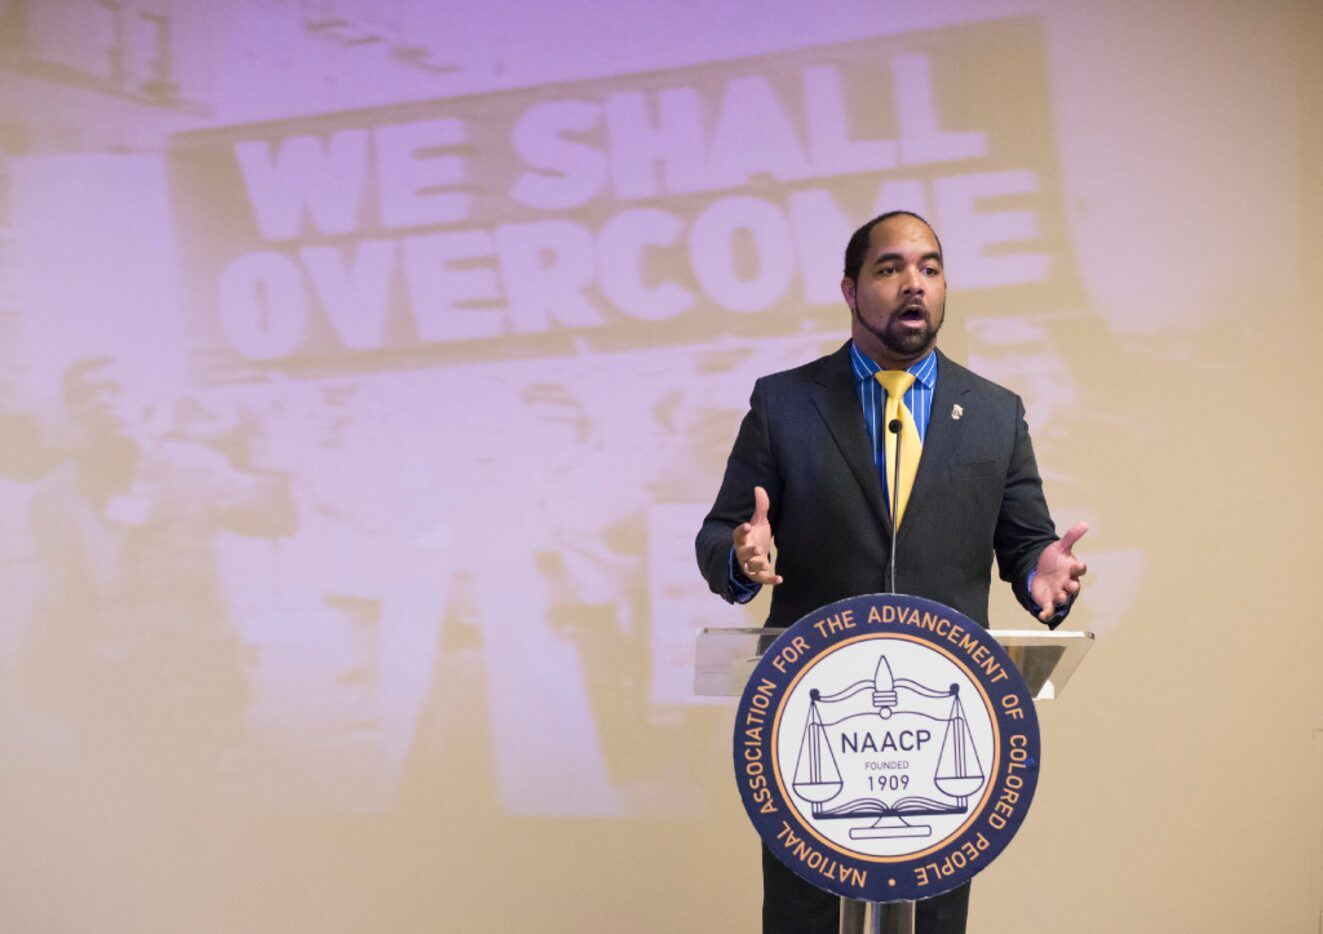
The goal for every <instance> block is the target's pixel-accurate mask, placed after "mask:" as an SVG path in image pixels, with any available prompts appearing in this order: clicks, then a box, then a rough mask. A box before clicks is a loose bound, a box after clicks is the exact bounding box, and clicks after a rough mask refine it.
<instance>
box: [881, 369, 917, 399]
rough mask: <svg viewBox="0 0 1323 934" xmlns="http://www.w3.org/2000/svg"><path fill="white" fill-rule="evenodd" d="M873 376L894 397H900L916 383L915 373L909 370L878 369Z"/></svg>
mask: <svg viewBox="0 0 1323 934" xmlns="http://www.w3.org/2000/svg"><path fill="white" fill-rule="evenodd" d="M873 377H874V378H875V379H876V380H877V381H878V382H879V383H881V384H882V388H883V389H885V390H886V391H887V395H888V396H889V397H890V398H892V399H899V398H900V397H901V396H903V395H905V393H906V392H908V391H909V388H910V387H911V386H913V385H914V374H913V373H910V372H909V371H907V370H878V371H877V372H876V373H874V374H873Z"/></svg>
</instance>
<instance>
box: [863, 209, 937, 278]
mask: <svg viewBox="0 0 1323 934" xmlns="http://www.w3.org/2000/svg"><path fill="white" fill-rule="evenodd" d="M893 217H912V218H914V219H915V220H916V221H920V222H921V223H923V225H924V226H926V227H927V228H928V229H929V230H932V234H933V239H934V240H936V241H937V252H938V253H939V254H940V253H941V252H942V241H941V240H940V239H938V236H937V231H935V230H933V225H932V224H929V223H928V221H927V219H926V218H924V217H921V216H920V215H918V214H915V213H914V212H913V211H887V213H885V214H879V215H878V216H877V217H875V218H873V219H872V220H871V221H869V222H868V223H866V224H864V226H862V227H860V228H859V229H858V230H856V231H855V232H854V233H853V234H852V235H851V236H850V242H849V243H848V244H846V246H845V278H847V279H849V280H851V281H853V282H858V281H859V270H860V268H861V267H862V266H863V265H864V257H865V256H867V255H868V240H869V237H870V236H872V233H873V228H874V227H876V226H877V225H878V224H880V223H882V222H883V221H889V220H891V219H892V218H893Z"/></svg>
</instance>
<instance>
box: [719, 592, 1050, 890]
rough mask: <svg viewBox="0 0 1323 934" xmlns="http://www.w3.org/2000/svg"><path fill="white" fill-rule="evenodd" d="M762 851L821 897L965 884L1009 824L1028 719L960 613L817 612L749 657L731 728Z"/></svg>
mask: <svg viewBox="0 0 1323 934" xmlns="http://www.w3.org/2000/svg"><path fill="white" fill-rule="evenodd" d="M734 748H735V776H736V779H737V781H738V783H739V787H740V795H741V797H742V798H743V800H744V807H745V809H746V810H747V811H748V813H749V818H750V820H752V821H753V824H754V827H755V828H756V829H757V830H758V833H759V835H760V836H761V837H762V838H763V842H764V843H766V845H767V847H768V848H769V849H770V850H771V851H772V853H774V854H775V855H776V857H777V858H778V859H780V860H781V862H783V863H785V864H786V865H787V866H789V867H790V869H791V870H793V871H794V872H795V873H797V874H798V875H800V876H802V877H803V878H805V879H807V880H808V881H809V882H811V883H812V884H814V885H816V886H818V887H819V888H821V889H825V890H827V891H828V892H833V893H835V894H837V895H842V896H846V897H849V898H856V899H863V900H868V901H876V902H895V901H916V900H918V899H921V898H928V897H930V896H933V895H938V894H940V893H942V892H945V891H947V890H949V889H952V888H955V887H956V886H958V885H961V884H963V883H964V882H966V881H968V880H969V879H971V878H972V877H973V876H974V875H976V874H977V873H978V872H980V871H981V870H983V869H984V868H986V867H987V866H988V864H990V863H991V862H992V861H993V860H994V859H995V858H996V857H997V856H998V855H999V854H1000V853H1001V851H1002V850H1004V849H1005V848H1006V846H1007V844H1009V843H1010V841H1011V838H1012V837H1014V835H1015V833H1016V831H1017V830H1018V829H1019V827H1020V824H1021V823H1022V822H1023V821H1024V817H1025V814H1026V812H1027V811H1028V810H1029V804H1030V802H1031V801H1032V799H1033V794H1034V787H1035V786H1036V784H1037V779H1038V763H1039V737H1038V717H1037V715H1036V714H1035V712H1034V706H1033V699H1032V698H1031V697H1030V695H1029V691H1028V689H1027V688H1026V687H1025V684H1024V680H1023V679H1022V678H1021V677H1020V673H1019V671H1018V670H1016V668H1015V665H1014V664H1013V663H1012V662H1011V660H1010V657H1009V656H1008V655H1007V654H1006V652H1005V650H1004V649H1003V648H1002V647H1001V646H1000V645H998V644H997V641H996V640H995V639H993V638H992V636H990V635H989V634H988V633H987V631H986V630H984V629H983V628H982V627H981V626H979V625H978V624H977V623H975V622H974V621H973V620H971V619H969V618H968V617H966V616H964V615H962V614H960V613H958V612H956V611H955V610H953V609H951V608H950V607H947V606H943V605H942V604H940V603H935V602H933V601H931V600H924V599H921V598H918V597H908V596H901V595H894V594H877V595H873V596H865V597H852V598H851V599H848V600H842V601H840V602H838V603H833V604H829V605H828V606H825V607H822V608H821V609H819V610H816V611H815V612H813V613H810V614H809V615H807V616H805V617H804V618H803V619H801V620H799V622H797V623H795V625H794V626H792V627H790V628H789V629H787V630H786V631H785V632H784V633H783V634H782V635H781V636H780V637H778V638H777V639H776V641H775V642H774V643H772V645H771V646H770V647H769V648H768V649H767V650H766V651H765V652H764V653H763V655H762V658H761V659H760V660H759V662H758V664H757V665H756V667H755V668H754V671H753V675H752V677H750V679H749V682H748V684H747V685H746V687H745V689H744V695H743V697H742V698H741V700H740V706H739V711H738V713H737V714H736V719H735V746H734Z"/></svg>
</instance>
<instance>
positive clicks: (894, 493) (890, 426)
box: [887, 418, 901, 593]
mask: <svg viewBox="0 0 1323 934" xmlns="http://www.w3.org/2000/svg"><path fill="white" fill-rule="evenodd" d="M900 428H901V425H900V419H898V418H893V419H892V420H891V421H889V422H887V431H889V432H891V433H892V434H893V435H895V436H896V465H895V469H894V470H893V471H892V472H891V476H892V477H893V478H894V479H893V480H892V483H891V590H890V591H889V592H890V593H900V591H899V590H897V589H896V528H897V526H899V525H900V522H899V521H898V520H897V518H896V510H897V509H898V508H900Z"/></svg>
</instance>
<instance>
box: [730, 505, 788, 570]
mask: <svg viewBox="0 0 1323 934" xmlns="http://www.w3.org/2000/svg"><path fill="white" fill-rule="evenodd" d="M770 507H771V501H770V500H768V498H767V491H766V490H764V489H763V488H762V487H760V486H756V487H754V488H753V516H752V518H750V519H749V521H748V522H746V523H744V524H743V525H741V526H738V527H736V529H735V531H734V532H732V533H731V540H732V541H733V542H734V543H735V561H736V563H737V564H738V565H739V568H740V570H741V571H743V572H744V576H745V577H747V578H748V579H749V580H751V581H753V582H754V583H755V584H768V585H775V584H779V583H781V581H782V577H781V575H779V574H777V573H776V572H775V571H774V570H773V569H772V524H771V523H770V522H769V521H767V510H768V509H769V508H770Z"/></svg>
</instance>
